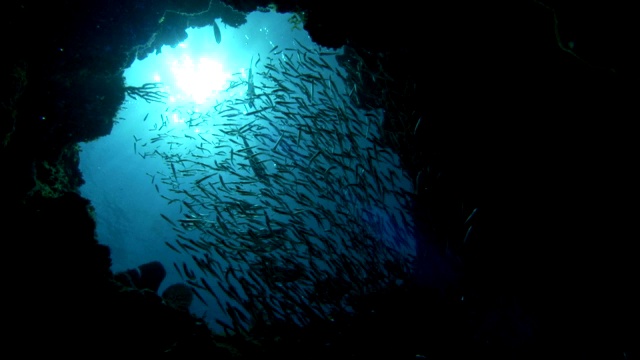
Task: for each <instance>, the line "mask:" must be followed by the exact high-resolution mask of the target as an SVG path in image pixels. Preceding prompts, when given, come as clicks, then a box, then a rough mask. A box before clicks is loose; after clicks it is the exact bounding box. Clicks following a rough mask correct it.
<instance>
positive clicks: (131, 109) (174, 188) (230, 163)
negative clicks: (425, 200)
mask: <svg viewBox="0 0 640 360" xmlns="http://www.w3.org/2000/svg"><path fill="white" fill-rule="evenodd" d="M290 16H291V15H287V14H276V13H258V12H256V13H253V14H250V15H249V16H248V19H247V20H248V21H247V23H246V24H245V25H243V26H241V27H240V28H232V27H228V26H225V25H224V24H220V23H219V25H220V28H221V42H220V43H219V44H218V43H217V42H216V40H215V38H214V31H213V28H212V27H211V26H208V27H204V28H200V29H188V30H187V33H188V35H189V37H188V39H187V40H186V41H185V42H184V43H182V44H180V45H178V46H176V47H175V48H170V47H167V46H165V47H163V48H162V51H161V53H160V54H158V55H149V56H148V57H147V58H146V59H144V60H142V61H138V60H136V62H135V63H134V64H133V65H132V66H131V67H130V68H129V69H127V70H126V72H125V77H126V84H127V85H128V86H141V85H142V84H145V83H161V84H162V85H161V87H160V88H159V91H161V92H162V94H163V95H166V101H163V102H161V103H158V102H151V103H148V102H146V101H144V100H143V99H140V98H138V99H137V100H134V99H131V98H129V97H127V100H126V101H125V102H124V103H123V104H122V107H121V110H120V112H119V113H118V115H117V119H116V120H117V124H116V125H115V126H114V128H113V131H112V133H111V134H110V135H109V136H105V137H103V138H101V139H98V140H96V141H92V142H89V143H84V144H82V151H81V156H80V167H81V171H82V173H83V176H84V180H85V184H84V185H83V186H82V188H81V192H82V195H83V196H84V197H86V198H88V199H90V200H91V202H92V204H93V206H94V207H95V213H96V216H97V238H98V241H99V242H100V243H102V244H105V245H108V246H109V247H110V249H111V257H112V262H113V267H112V270H113V271H114V272H119V271H123V270H127V269H131V268H135V267H137V266H138V265H140V264H143V263H146V262H150V261H155V260H158V261H160V262H162V263H163V264H164V265H165V267H166V269H167V276H166V278H165V280H164V282H163V283H162V285H161V287H160V289H159V292H160V293H162V291H163V289H165V288H166V287H167V286H169V285H172V284H174V283H178V282H185V280H186V279H185V277H184V274H179V273H178V271H176V270H175V269H174V265H173V264H174V263H175V264H176V265H178V267H181V266H182V265H183V263H184V264H185V265H186V266H187V267H189V268H190V269H191V270H193V271H194V273H195V274H196V277H197V279H196V280H195V281H196V282H197V283H199V281H200V278H204V279H206V281H207V283H208V284H211V285H212V287H214V288H216V286H215V284H216V283H217V281H218V279H216V278H215V277H214V276H211V274H208V273H206V272H204V271H201V270H200V269H199V268H198V266H197V265H196V264H195V262H194V261H193V260H192V257H193V256H195V257H198V258H203V257H204V254H205V253H207V255H206V256H207V257H209V258H212V259H214V261H215V262H217V264H220V266H221V269H223V270H224V269H229V267H231V268H232V269H234V271H237V272H239V273H243V272H244V273H245V274H246V273H248V272H251V271H256V270H255V264H256V263H257V262H258V260H259V259H260V256H262V255H260V254H258V253H257V251H258V250H255V249H253V248H252V246H253V245H247V243H246V242H243V241H245V240H246V239H244V240H242V239H241V240H237V242H236V239H235V238H234V236H229V237H228V242H230V243H232V244H234V249H237V248H242V247H243V246H246V247H247V249H248V250H247V252H246V254H245V257H244V258H245V259H247V258H248V260H249V263H247V262H246V261H244V260H241V259H240V258H238V257H236V256H233V254H231V255H229V256H225V257H221V256H220V254H219V253H217V252H215V251H204V250H201V249H197V250H195V251H189V250H186V251H184V250H181V252H183V254H177V253H176V252H175V251H173V250H172V249H170V248H169V246H167V245H166V244H165V243H170V244H173V245H174V247H177V248H179V245H177V244H176V239H177V238H178V235H180V236H184V237H187V238H191V239H196V240H197V239H199V238H200V239H204V241H208V244H216V245H215V246H222V245H219V244H218V243H217V242H216V240H215V238H212V237H210V236H209V235H208V234H207V233H204V232H202V231H200V230H199V229H198V228H193V227H189V228H186V227H185V228H181V226H180V224H181V222H180V221H181V220H182V221H184V220H187V219H192V218H193V217H197V218H198V219H200V220H202V221H203V222H202V223H201V224H205V225H206V226H209V227H210V228H211V229H213V230H215V231H216V232H219V233H223V232H224V231H225V228H226V227H229V228H231V229H230V231H231V232H232V233H233V234H235V235H238V234H246V233H247V231H249V230H250V229H254V228H253V226H256V227H257V228H260V229H262V230H265V231H266V229H267V227H269V228H271V227H278V225H282V224H286V225H287V226H286V235H285V237H284V238H283V239H279V240H278V241H279V243H278V244H277V246H276V247H274V248H273V249H270V250H269V251H268V254H267V255H266V256H271V257H272V258H274V259H293V261H294V262H297V263H299V264H302V265H304V266H306V265H305V264H307V265H308V261H307V260H305V259H306V256H307V255H306V254H307V248H306V247H305V246H303V245H302V244H301V242H300V236H302V235H301V234H300V232H298V231H299V230H303V231H306V232H308V233H309V234H310V235H308V236H309V239H310V240H311V242H312V243H314V244H316V245H317V247H318V249H320V251H321V252H323V253H324V254H325V256H326V259H317V260H316V261H315V263H314V264H315V266H317V268H318V269H320V270H321V271H324V273H327V274H331V273H333V274H335V275H336V276H345V275H344V274H340V273H341V272H342V271H341V270H340V268H339V267H338V268H337V267H336V265H335V263H334V262H332V261H330V260H327V259H330V258H331V257H332V256H333V255H335V254H332V252H333V251H337V252H340V253H343V254H345V257H346V258H348V259H350V261H351V262H353V263H354V264H358V263H359V262H360V261H362V262H363V263H364V262H366V259H367V258H368V257H371V256H380V258H379V259H378V260H379V261H380V262H382V261H383V260H384V258H385V256H386V255H385V254H386V252H385V251H387V250H384V251H383V250H375V249H374V248H375V246H378V245H379V244H383V245H384V246H386V247H389V248H390V249H393V250H392V251H395V252H397V253H398V254H401V256H405V255H412V254H414V252H415V249H414V243H413V229H412V220H411V219H410V216H409V215H408V214H409V209H408V206H409V205H410V204H409V203H408V202H407V200H406V197H405V196H403V195H399V194H400V193H401V192H402V191H405V192H412V191H413V185H412V181H411V180H410V179H408V178H407V176H406V175H405V174H404V173H403V171H402V169H401V168H400V165H399V160H398V157H397V156H395V154H393V153H392V152H391V151H390V150H385V149H381V148H380V147H379V146H375V145H374V144H373V142H372V141H371V140H372V139H374V138H380V124H381V122H382V117H383V114H384V109H366V111H365V110H364V109H359V108H357V107H356V106H355V104H354V102H355V101H357V100H354V98H353V97H352V96H350V94H351V95H352V94H353V92H352V89H351V87H350V86H351V85H349V84H345V83H344V82H343V81H342V80H341V79H342V78H341V77H340V76H338V73H337V72H340V74H342V75H344V74H345V72H344V71H343V70H341V69H339V66H338V64H337V62H336V59H335V55H331V53H340V52H341V51H340V50H337V51H336V50H334V49H322V48H320V47H318V46H317V45H315V44H313V43H312V41H311V40H310V38H309V36H308V34H307V33H306V32H305V31H304V30H300V29H292V27H291V23H289V22H288V19H289V18H290ZM308 50H311V51H310V52H309V51H308ZM320 53H322V55H321V54H320ZM322 61H325V62H326V63H323V62H322ZM303 63H304V64H306V67H305V66H302V65H303ZM287 64H292V65H293V68H290V69H289V68H288V66H290V65H287ZM319 64H323V65H324V64H327V65H330V67H329V68H327V67H325V66H320V65H319ZM265 66H271V67H272V68H273V69H274V68H277V69H278V71H270V70H269V68H267V67H265ZM294 68H295V69H294ZM250 71H251V73H252V76H253V83H254V85H255V86H256V90H255V93H256V94H258V95H260V96H257V97H256V98H253V99H252V100H251V101H248V100H247V94H248V91H249V85H248V82H249V72H250ZM296 71H300V72H305V73H306V74H314V76H315V75H318V76H320V77H321V78H322V79H323V80H321V81H318V80H317V79H311V80H310V79H309V78H307V79H306V80H302V79H301V77H300V76H298V75H297V74H296ZM285 73H287V74H288V75H287V74H285ZM270 76H271V77H270ZM274 78H275V79H276V80H277V81H282V85H283V86H285V87H286V88H288V89H290V90H291V93H288V94H287V95H286V96H284V95H283V92H282V91H273V89H278V85H277V83H274ZM280 89H281V88H280ZM265 94H270V95H268V96H264V95H265ZM278 96H279V97H278ZM275 101H280V102H281V103H280V104H279V105H277V106H276V104H275ZM256 110H260V112H259V113H257V114H254V113H252V112H253V111H256ZM292 114H293V115H292ZM365 114H366V115H365ZM240 130H242V131H243V134H244V135H245V137H246V138H247V141H248V143H249V146H250V147H251V148H252V149H254V150H253V151H254V154H256V153H257V154H256V155H255V157H253V156H251V157H250V156H248V155H247V152H246V151H245V150H246V146H245V145H244V144H243V140H242V139H241V137H239V136H234V135H229V132H233V131H236V132H238V131H240ZM232 154H233V155H232ZM249 158H257V159H260V163H261V164H263V165H264V170H265V171H266V173H267V174H268V176H269V177H270V178H271V181H270V184H266V183H264V182H260V181H246V179H255V174H254V172H253V171H252V170H253V168H252V166H249V164H250V163H249ZM199 164H200V165H199ZM201 164H206V165H201ZM212 167H214V168H216V169H217V170H212ZM225 169H230V171H225ZM216 172H217V173H216ZM310 174H312V175H310ZM209 175H211V176H210V177H208V176H209ZM276 176H279V177H277V178H276ZM199 186H201V187H199ZM204 189H206V190H204ZM264 191H270V192H271V193H270V194H273V195H274V196H273V197H271V196H267V195H265V193H264ZM215 197H217V198H218V199H217V200H216V199H215ZM306 199H311V203H308V202H307V200H306ZM185 202H186V203H187V205H185ZM238 202H247V203H250V204H252V205H253V206H255V207H256V209H258V208H259V209H260V210H259V211H256V212H255V213H252V214H251V215H250V216H247V215H246V214H244V213H243V211H242V210H238V209H239V208H238V207H237V206H236V205H234V206H229V205H225V204H231V203H233V204H238ZM283 204H284V205H283ZM189 207H191V208H192V209H194V210H196V214H194V213H193V211H191V209H189ZM214 207H219V209H217V210H221V209H222V210H221V212H220V213H219V212H218V211H217V210H216V211H214ZM224 209H226V211H224ZM283 209H284V210H286V211H287V212H288V211H290V212H291V214H283V212H282V211H283ZM161 214H162V215H164V216H165V217H166V218H167V219H169V220H166V219H165V218H163V217H162V216H161ZM265 214H266V215H265ZM220 215H222V216H223V218H219V216H220ZM266 217H268V218H269V219H266ZM221 222H223V223H224V224H223V225H221V224H220V223H221ZM171 223H173V224H175V226H174V225H173V224H171ZM267 223H269V224H267ZM225 224H226V225H225ZM256 224H257V225H256ZM176 228H178V231H176ZM181 229H182V230H181ZM182 231H184V232H182ZM354 233H355V234H358V235H360V234H363V233H366V234H368V235H369V237H370V238H371V239H373V240H372V241H373V242H374V245H371V247H369V245H370V244H368V243H367V244H366V248H367V249H371V250H370V251H371V253H366V254H363V253H359V250H354V249H349V246H348V245H345V244H348V242H349V241H351V238H352V237H353V236H354ZM339 239H340V240H339ZM329 241H331V242H333V241H335V249H334V250H332V251H330V250H328V249H329V247H327V246H326V244H327V242H329ZM182 242H183V243H184V241H182ZM271 245H273V244H271ZM332 246H333V245H332ZM227 251H229V253H233V252H234V251H236V250H229V249H227ZM368 251H369V250H368ZM365 252H367V251H365ZM372 253H373V254H376V255H372ZM307 271H308V273H310V270H309V269H307ZM222 275H223V276H224V275H225V274H224V273H222ZM357 276H359V277H361V278H362V282H363V283H366V281H370V280H368V279H367V274H366V271H360V272H359V275H357ZM311 277H313V276H311ZM235 286H236V288H239V286H237V283H236V284H235ZM278 286H280V285H278ZM287 286H290V285H287ZM355 286H359V285H358V284H357V282H356V285H355ZM291 289H293V290H292V291H294V290H295V291H296V292H297V293H298V294H300V296H301V297H302V298H304V297H305V296H306V295H308V294H310V293H312V292H313V291H314V290H313V284H312V282H311V281H309V279H305V280H304V281H299V282H296V283H295V287H293V288H291ZM291 289H290V290H291ZM197 291H198V292H199V294H201V295H202V296H203V298H204V299H205V301H206V302H207V305H205V304H204V303H202V302H201V301H199V300H198V299H194V302H193V304H192V306H191V309H190V310H191V312H192V313H193V314H196V315H198V316H203V317H205V318H206V320H207V321H208V322H209V324H210V325H211V327H212V329H214V330H220V327H219V326H218V325H217V324H216V323H215V319H222V320H224V321H226V322H229V317H228V314H227V312H226V311H225V310H224V309H221V308H220V306H218V305H216V302H215V301H214V300H213V299H212V297H211V296H210V295H209V294H207V292H206V291H204V290H202V289H198V290H197ZM270 291H272V292H273V293H274V294H277V291H279V289H278V288H272V289H271V290H270ZM216 293H217V294H218V295H219V297H220V299H221V300H222V302H225V301H229V302H230V303H236V302H234V300H232V299H230V298H229V297H228V296H226V295H225V294H224V292H222V291H219V289H218V290H216ZM326 308H327V309H328V308H330V306H329V305H327V307H326Z"/></svg>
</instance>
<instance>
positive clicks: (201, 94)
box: [171, 55, 231, 104]
mask: <svg viewBox="0 0 640 360" xmlns="http://www.w3.org/2000/svg"><path fill="white" fill-rule="evenodd" d="M171 72H172V73H173V75H174V77H175V84H176V86H177V87H178V89H179V90H180V91H181V92H182V94H183V96H184V97H185V99H184V100H192V101H193V102H194V103H196V104H204V103H205V102H207V101H208V100H211V99H212V98H213V97H215V95H216V93H217V92H219V91H222V90H225V89H226V88H227V87H228V82H229V79H230V78H231V74H230V73H228V72H225V70H224V68H223V66H222V64H220V63H219V62H217V61H215V60H214V59H211V58H208V57H201V58H199V59H197V60H196V61H194V59H193V58H191V57H190V56H189V55H183V57H182V58H181V59H180V60H175V61H174V62H173V63H172V64H171Z"/></svg>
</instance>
